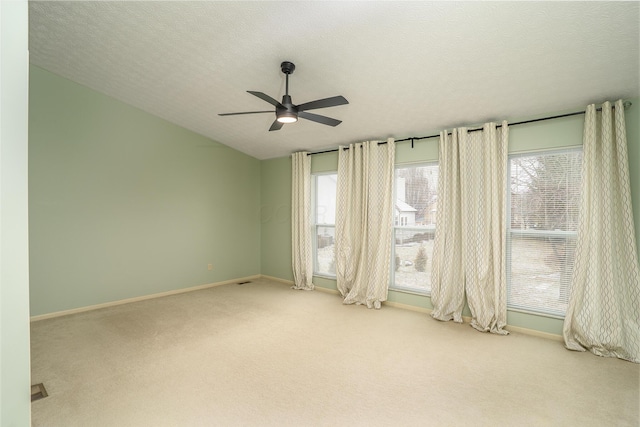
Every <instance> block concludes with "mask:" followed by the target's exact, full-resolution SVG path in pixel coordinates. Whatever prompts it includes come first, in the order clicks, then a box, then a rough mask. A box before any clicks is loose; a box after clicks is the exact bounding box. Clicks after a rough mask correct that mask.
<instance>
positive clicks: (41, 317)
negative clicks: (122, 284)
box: [30, 274, 261, 322]
mask: <svg viewBox="0 0 640 427" xmlns="http://www.w3.org/2000/svg"><path fill="white" fill-rule="evenodd" d="M260 277H261V276H260V275H259V274H256V275H253V276H247V277H241V278H238V279H231V280H224V281H222V282H215V283H207V284H205V285H199V286H192V287H190V288H182V289H174V290H171V291H166V292H159V293H157V294H150V295H142V296H139V297H133V298H126V299H121V300H117V301H111V302H105V303H102V304H95V305H89V306H86V307H79V308H73V309H71V310H63V311H56V312H53V313H47V314H40V315H38V316H31V319H30V320H31V321H32V322H37V321H38V320H45V319H52V318H54V317H61V316H68V315H69V314H76V313H83V312H85V311H91V310H98V309H100V308H106V307H115V306H117V305H122V304H129V303H132V302H138V301H144V300H148V299H153V298H161V297H167V296H170V295H177V294H183V293H185V292H193V291H200V290H202V289H208V288H213V287H216V286H222V285H228V284H230V283H237V282H244V281H247V280H257V279H259V278H260Z"/></svg>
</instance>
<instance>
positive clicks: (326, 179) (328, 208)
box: [312, 173, 338, 277]
mask: <svg viewBox="0 0 640 427" xmlns="http://www.w3.org/2000/svg"><path fill="white" fill-rule="evenodd" d="M337 181H338V175H337V174H335V173H332V174H322V175H320V174H318V175H313V207H312V209H313V227H314V230H315V232H314V233H313V240H314V242H313V272H314V274H315V275H319V276H332V277H334V276H335V275H336V263H335V254H334V247H335V236H336V226H335V224H336V184H337Z"/></svg>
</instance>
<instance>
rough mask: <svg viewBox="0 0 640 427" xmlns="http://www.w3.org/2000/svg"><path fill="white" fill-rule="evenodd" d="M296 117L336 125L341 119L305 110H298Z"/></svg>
mask: <svg viewBox="0 0 640 427" xmlns="http://www.w3.org/2000/svg"><path fill="white" fill-rule="evenodd" d="M298 117H302V118H303V119H307V120H311V121H312V122H318V123H322V124H323V125H329V126H338V125H339V124H340V123H342V120H336V119H332V118H331V117H325V116H321V115H319V114H313V113H307V112H305V111H300V112H298Z"/></svg>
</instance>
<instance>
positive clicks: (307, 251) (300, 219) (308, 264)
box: [291, 151, 314, 290]
mask: <svg viewBox="0 0 640 427" xmlns="http://www.w3.org/2000/svg"><path fill="white" fill-rule="evenodd" d="M311 236H312V230H311V158H310V156H309V155H308V154H307V152H306V151H302V152H299V153H293V154H292V155H291V257H292V259H291V265H292V269H293V283H294V284H293V286H292V288H293V289H303V290H313V288H314V286H313V282H312V279H313V248H312V239H311Z"/></svg>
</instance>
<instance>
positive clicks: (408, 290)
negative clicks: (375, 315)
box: [389, 160, 440, 296]
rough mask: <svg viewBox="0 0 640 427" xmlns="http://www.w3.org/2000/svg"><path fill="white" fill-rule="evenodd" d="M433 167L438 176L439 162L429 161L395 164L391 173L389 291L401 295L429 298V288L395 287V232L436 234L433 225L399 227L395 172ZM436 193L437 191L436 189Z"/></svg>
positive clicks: (400, 220) (431, 259)
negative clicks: (396, 207) (435, 167)
mask: <svg viewBox="0 0 640 427" xmlns="http://www.w3.org/2000/svg"><path fill="white" fill-rule="evenodd" d="M433 166H437V167H438V174H440V162H439V161H438V160H431V161H421V162H412V163H401V164H396V165H395V167H394V172H393V203H392V205H393V206H392V209H393V212H392V219H391V222H392V227H393V232H392V233H391V263H390V265H389V290H391V291H395V292H403V293H408V294H415V295H420V296H431V287H429V288H428V289H427V288H424V289H418V288H412V287H407V286H396V284H395V275H396V274H395V273H396V269H395V263H396V261H395V259H396V231H397V230H408V231H421V232H423V233H433V235H434V238H435V232H436V226H435V225H434V226H433V227H429V226H428V225H422V226H415V225H411V226H407V225H401V223H402V219H401V218H398V220H396V212H395V201H396V200H397V194H396V188H397V185H396V177H397V170H398V169H407V168H411V167H414V168H419V167H433ZM436 191H437V189H436ZM432 261H433V256H431V258H430V259H429V260H427V262H432Z"/></svg>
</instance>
